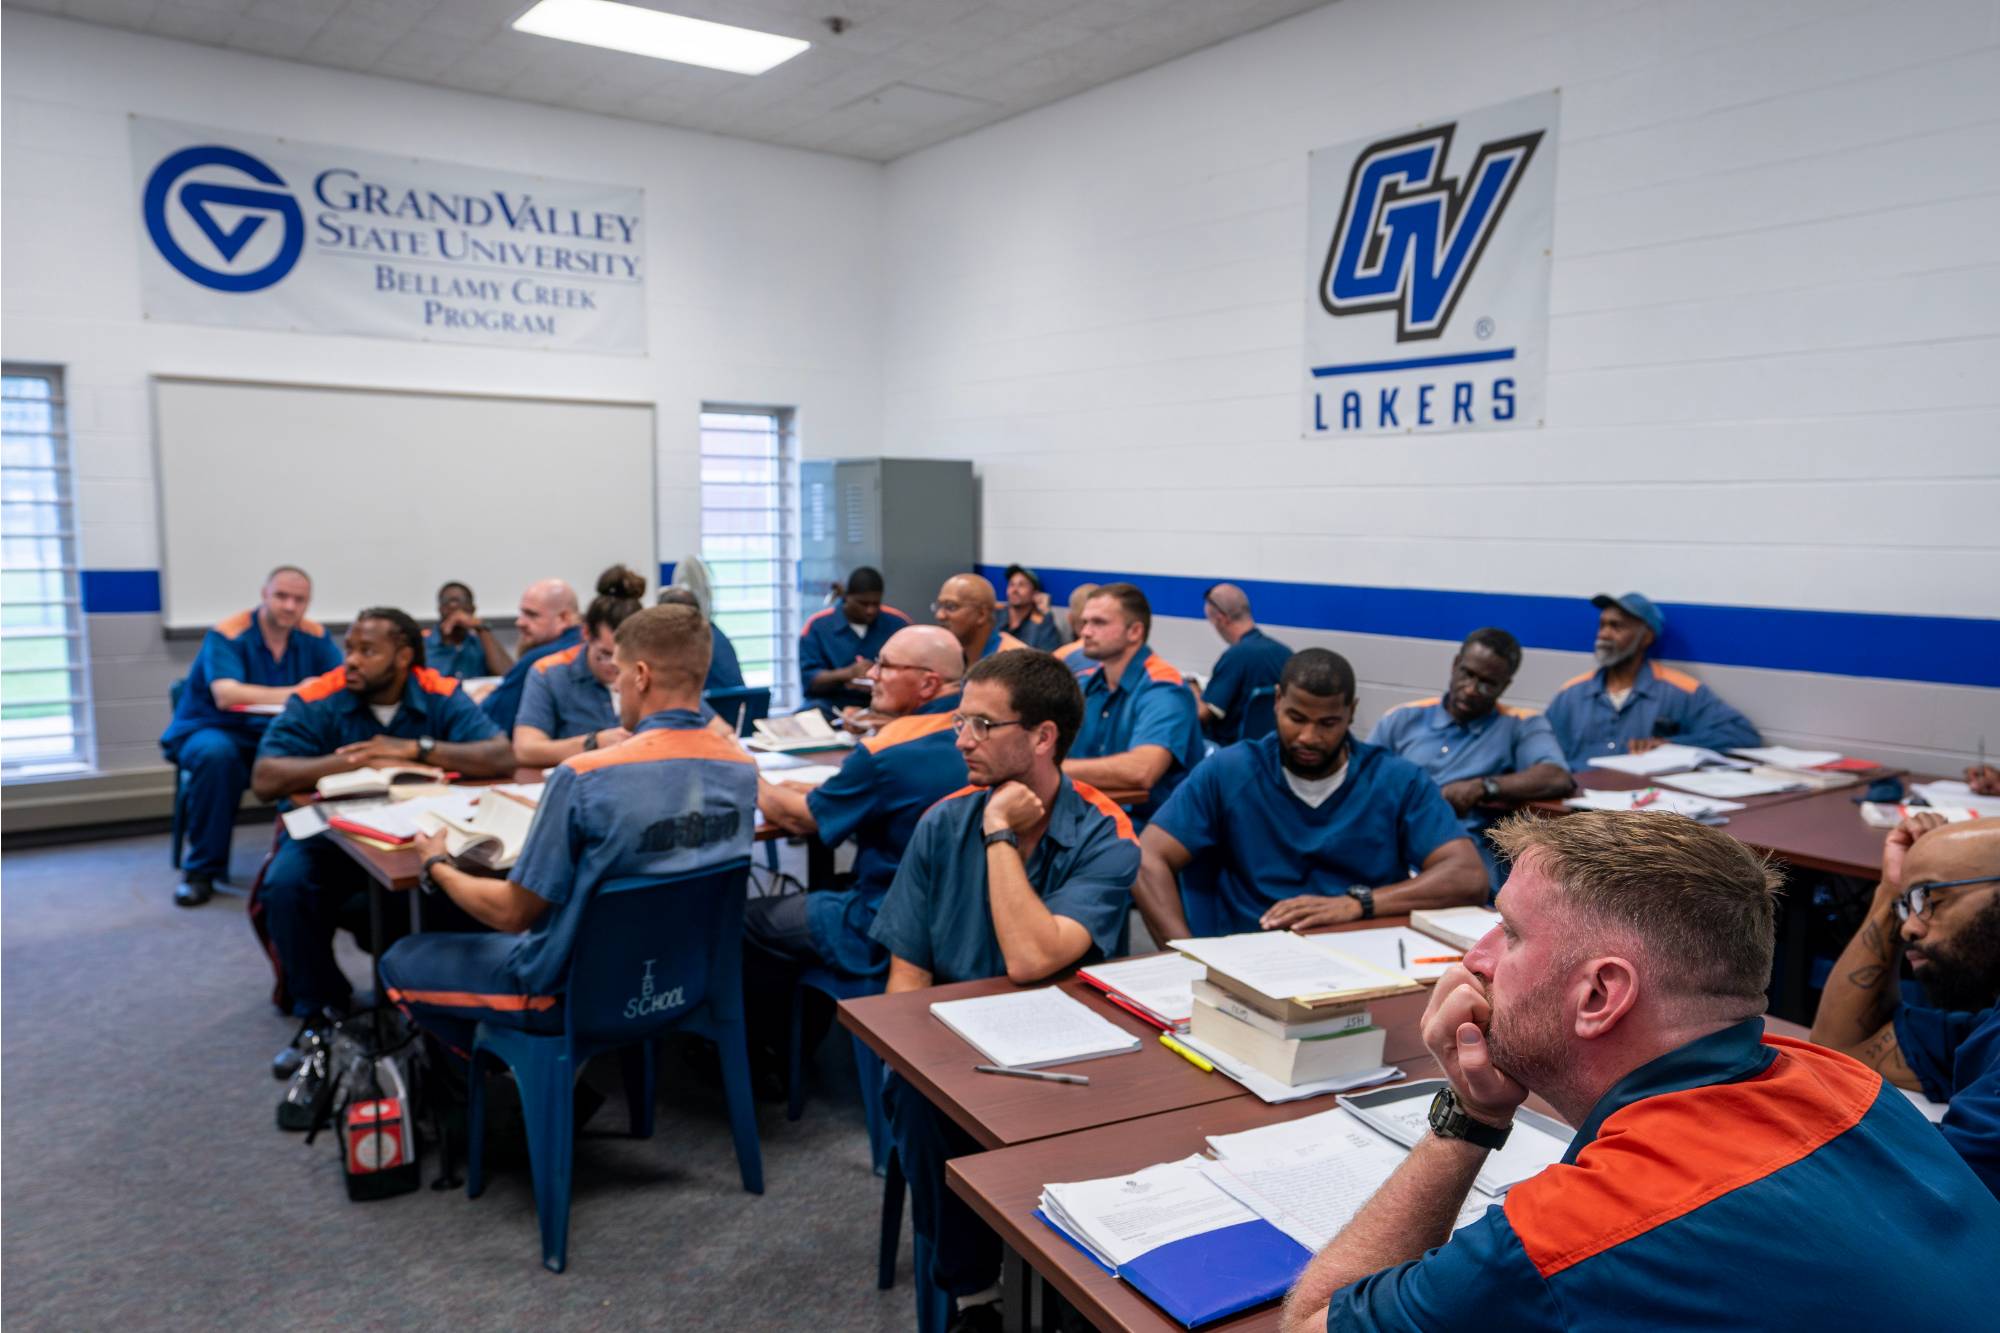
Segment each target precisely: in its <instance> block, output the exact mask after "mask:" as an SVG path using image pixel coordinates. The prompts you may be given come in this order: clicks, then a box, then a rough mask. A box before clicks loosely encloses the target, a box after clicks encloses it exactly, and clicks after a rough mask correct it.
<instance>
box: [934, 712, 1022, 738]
mask: <svg viewBox="0 0 2000 1333" xmlns="http://www.w3.org/2000/svg"><path fill="white" fill-rule="evenodd" d="M1025 725H1026V724H1025V723H1023V722H1022V721H1021V719H1020V718H1018V717H1017V718H1015V719H1014V720H1013V721H1011V722H996V721H994V720H993V719H992V718H990V717H980V716H979V715H978V714H976V713H953V714H952V715H951V729H952V732H953V734H955V735H959V736H965V735H970V736H971V737H972V739H973V740H975V741H983V740H985V739H986V737H987V734H988V733H989V732H993V731H997V730H998V729H999V728H1001V727H1019V726H1025Z"/></svg>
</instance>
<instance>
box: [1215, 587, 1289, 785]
mask: <svg viewBox="0 0 2000 1333" xmlns="http://www.w3.org/2000/svg"><path fill="white" fill-rule="evenodd" d="M1201 604H1202V610H1203V613H1204V614H1206V615H1207V616H1208V623H1209V627H1210V628H1211V629H1213V630H1214V631H1215V632H1216V633H1217V634H1220V635H1221V636H1222V641H1223V642H1224V643H1226V644H1228V645H1229V647H1227V648H1225V649H1223V652H1222V656H1221V657H1218V658H1216V659H1215V670H1214V672H1213V673H1212V674H1211V675H1210V676H1209V678H1208V688H1207V689H1205V690H1203V691H1202V697H1201V720H1202V725H1203V726H1205V727H1207V728H1208V734H1209V736H1210V738H1211V739H1213V740H1214V741H1215V743H1216V744H1217V745H1233V744H1235V743H1236V742H1237V741H1239V740H1242V739H1243V712H1244V709H1245V708H1247V707H1248V706H1249V703H1250V696H1251V694H1252V693H1254V692H1255V691H1257V690H1260V689H1263V688H1265V687H1266V686H1274V685H1276V684H1277V683H1278V677H1279V676H1280V675H1282V674H1283V673H1284V670H1285V663H1286V662H1288V661H1290V660H1291V657H1292V650H1291V649H1290V648H1287V647H1286V646H1285V645H1284V644H1282V643H1279V642H1278V641H1277V640H1276V639H1273V638H1271V637H1270V636H1269V635H1267V634H1265V633H1264V631H1263V630H1260V629H1258V628H1257V622H1256V621H1254V620H1252V619H1251V618H1250V598H1249V597H1248V596H1246V595H1245V594H1244V592H1243V589H1241V588H1239V587H1237V586H1236V585H1235V584H1233V583H1218V584H1216V585H1215V586H1214V587H1212V588H1210V589H1209V590H1208V591H1207V592H1206V593H1204V594H1203V595H1202V599H1201Z"/></svg>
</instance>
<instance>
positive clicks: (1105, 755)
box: [1063, 583, 1203, 823]
mask: <svg viewBox="0 0 2000 1333" xmlns="http://www.w3.org/2000/svg"><path fill="white" fill-rule="evenodd" d="M1152 632H1153V608H1152V606H1151V605H1150V604H1149V603H1148V602H1147V601H1146V594H1145V593H1143V592H1140V591H1139V589H1137V588H1135V587H1134V586H1132V585H1131V584H1129V583H1107V584H1105V585H1104V586H1103V587H1101V588H1099V589H1098V590H1097V591H1096V592H1095V593H1092V594H1091V598H1090V600H1089V601H1088V602H1086V603H1084V607H1083V623H1082V625H1080V626H1079V627H1078V633H1079V634H1081V635H1082V639H1083V652H1084V655H1085V656H1086V657H1088V658H1089V659H1090V660H1091V663H1092V665H1093V666H1094V667H1095V668H1096V669H1095V670H1093V671H1087V672H1085V673H1084V674H1083V676H1082V677H1081V679H1080V681H1079V683H1080V684H1081V685H1082V686H1083V729H1082V730H1081V731H1079V732H1078V733H1077V737H1076V747H1075V749H1073V750H1072V751H1071V752H1070V757H1069V758H1068V759H1067V760H1065V761H1064V762H1063V772H1065V773H1067V774H1069V775H1070V776H1071V777H1072V778H1075V779H1076V780H1077V781H1079V782H1087V783H1089V784H1090V785H1091V786H1093V787H1097V788H1100V789H1102V790H1106V791H1116V792H1119V793H1126V794H1129V793H1132V792H1142V793H1144V795H1142V796H1140V797H1139V798H1138V799H1137V800H1135V801H1133V802H1132V804H1131V806H1130V807H1129V808H1130V809H1131V811H1132V818H1133V819H1134V820H1135V821H1136V822H1139V823H1144V822H1145V821H1146V820H1147V819H1149V818H1151V817H1152V815H1153V814H1154V812H1156V811H1157V810H1159V809H1160V807H1161V806H1163V805H1164V804H1165V803H1166V801H1167V798H1168V797H1170V796H1172V795H1173V794H1174V789H1175V788H1176V787H1178V786H1180V784H1181V782H1182V780H1183V779H1185V778H1186V777H1187V775H1188V773H1189V771H1190V770H1192V769H1193V768H1194V766H1195V765H1196V764H1199V763H1200V762H1201V756H1202V752H1203V747H1202V742H1201V723H1200V722H1199V721H1198V720H1197V718H1196V714H1195V701H1194V691H1192V690H1190V689H1189V688H1188V685H1187V678H1186V677H1184V676H1182V675H1181V673H1180V672H1179V671H1177V670H1176V669H1175V668H1174V666H1173V664H1172V663H1170V662H1168V661H1167V660H1166V659H1165V658H1161V657H1155V656H1154V655H1153V649H1152V646H1151V645H1150V644H1148V643H1147V642H1146V640H1147V639H1148V638H1149V637H1150V636H1151V634H1152Z"/></svg>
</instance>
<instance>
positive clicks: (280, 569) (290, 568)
mask: <svg viewBox="0 0 2000 1333" xmlns="http://www.w3.org/2000/svg"><path fill="white" fill-rule="evenodd" d="M280 574H297V575H298V576H299V577H300V578H302V579H304V580H305V581H306V582H307V583H311V582H312V581H313V576H312V575H310V574H308V573H306V572H305V571H304V570H303V569H300V568H299V567H298V566H297V565H279V566H277V567H276V568H275V569H273V570H272V571H271V572H270V573H268V574H266V575H265V576H264V583H265V586H267V587H268V586H269V585H270V582H271V580H272V579H274V578H276V577H278V575H280Z"/></svg>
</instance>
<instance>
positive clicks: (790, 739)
mask: <svg viewBox="0 0 2000 1333" xmlns="http://www.w3.org/2000/svg"><path fill="white" fill-rule="evenodd" d="M750 725H751V727H752V728H753V731H752V734H751V736H750V739H749V740H748V741H747V742H745V743H746V744H747V745H749V747H750V748H751V749H753V750H771V751H784V750H830V749H833V748H835V747H836V746H842V745H852V744H854V736H853V735H852V733H849V732H845V731H835V730H834V729H833V724H832V723H831V722H828V721H827V720H826V715H825V714H824V713H820V712H816V711H809V712H804V713H794V714H793V715H792V716H790V717H760V718H758V719H757V720H756V721H755V722H753V723H751V724H750Z"/></svg>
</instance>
